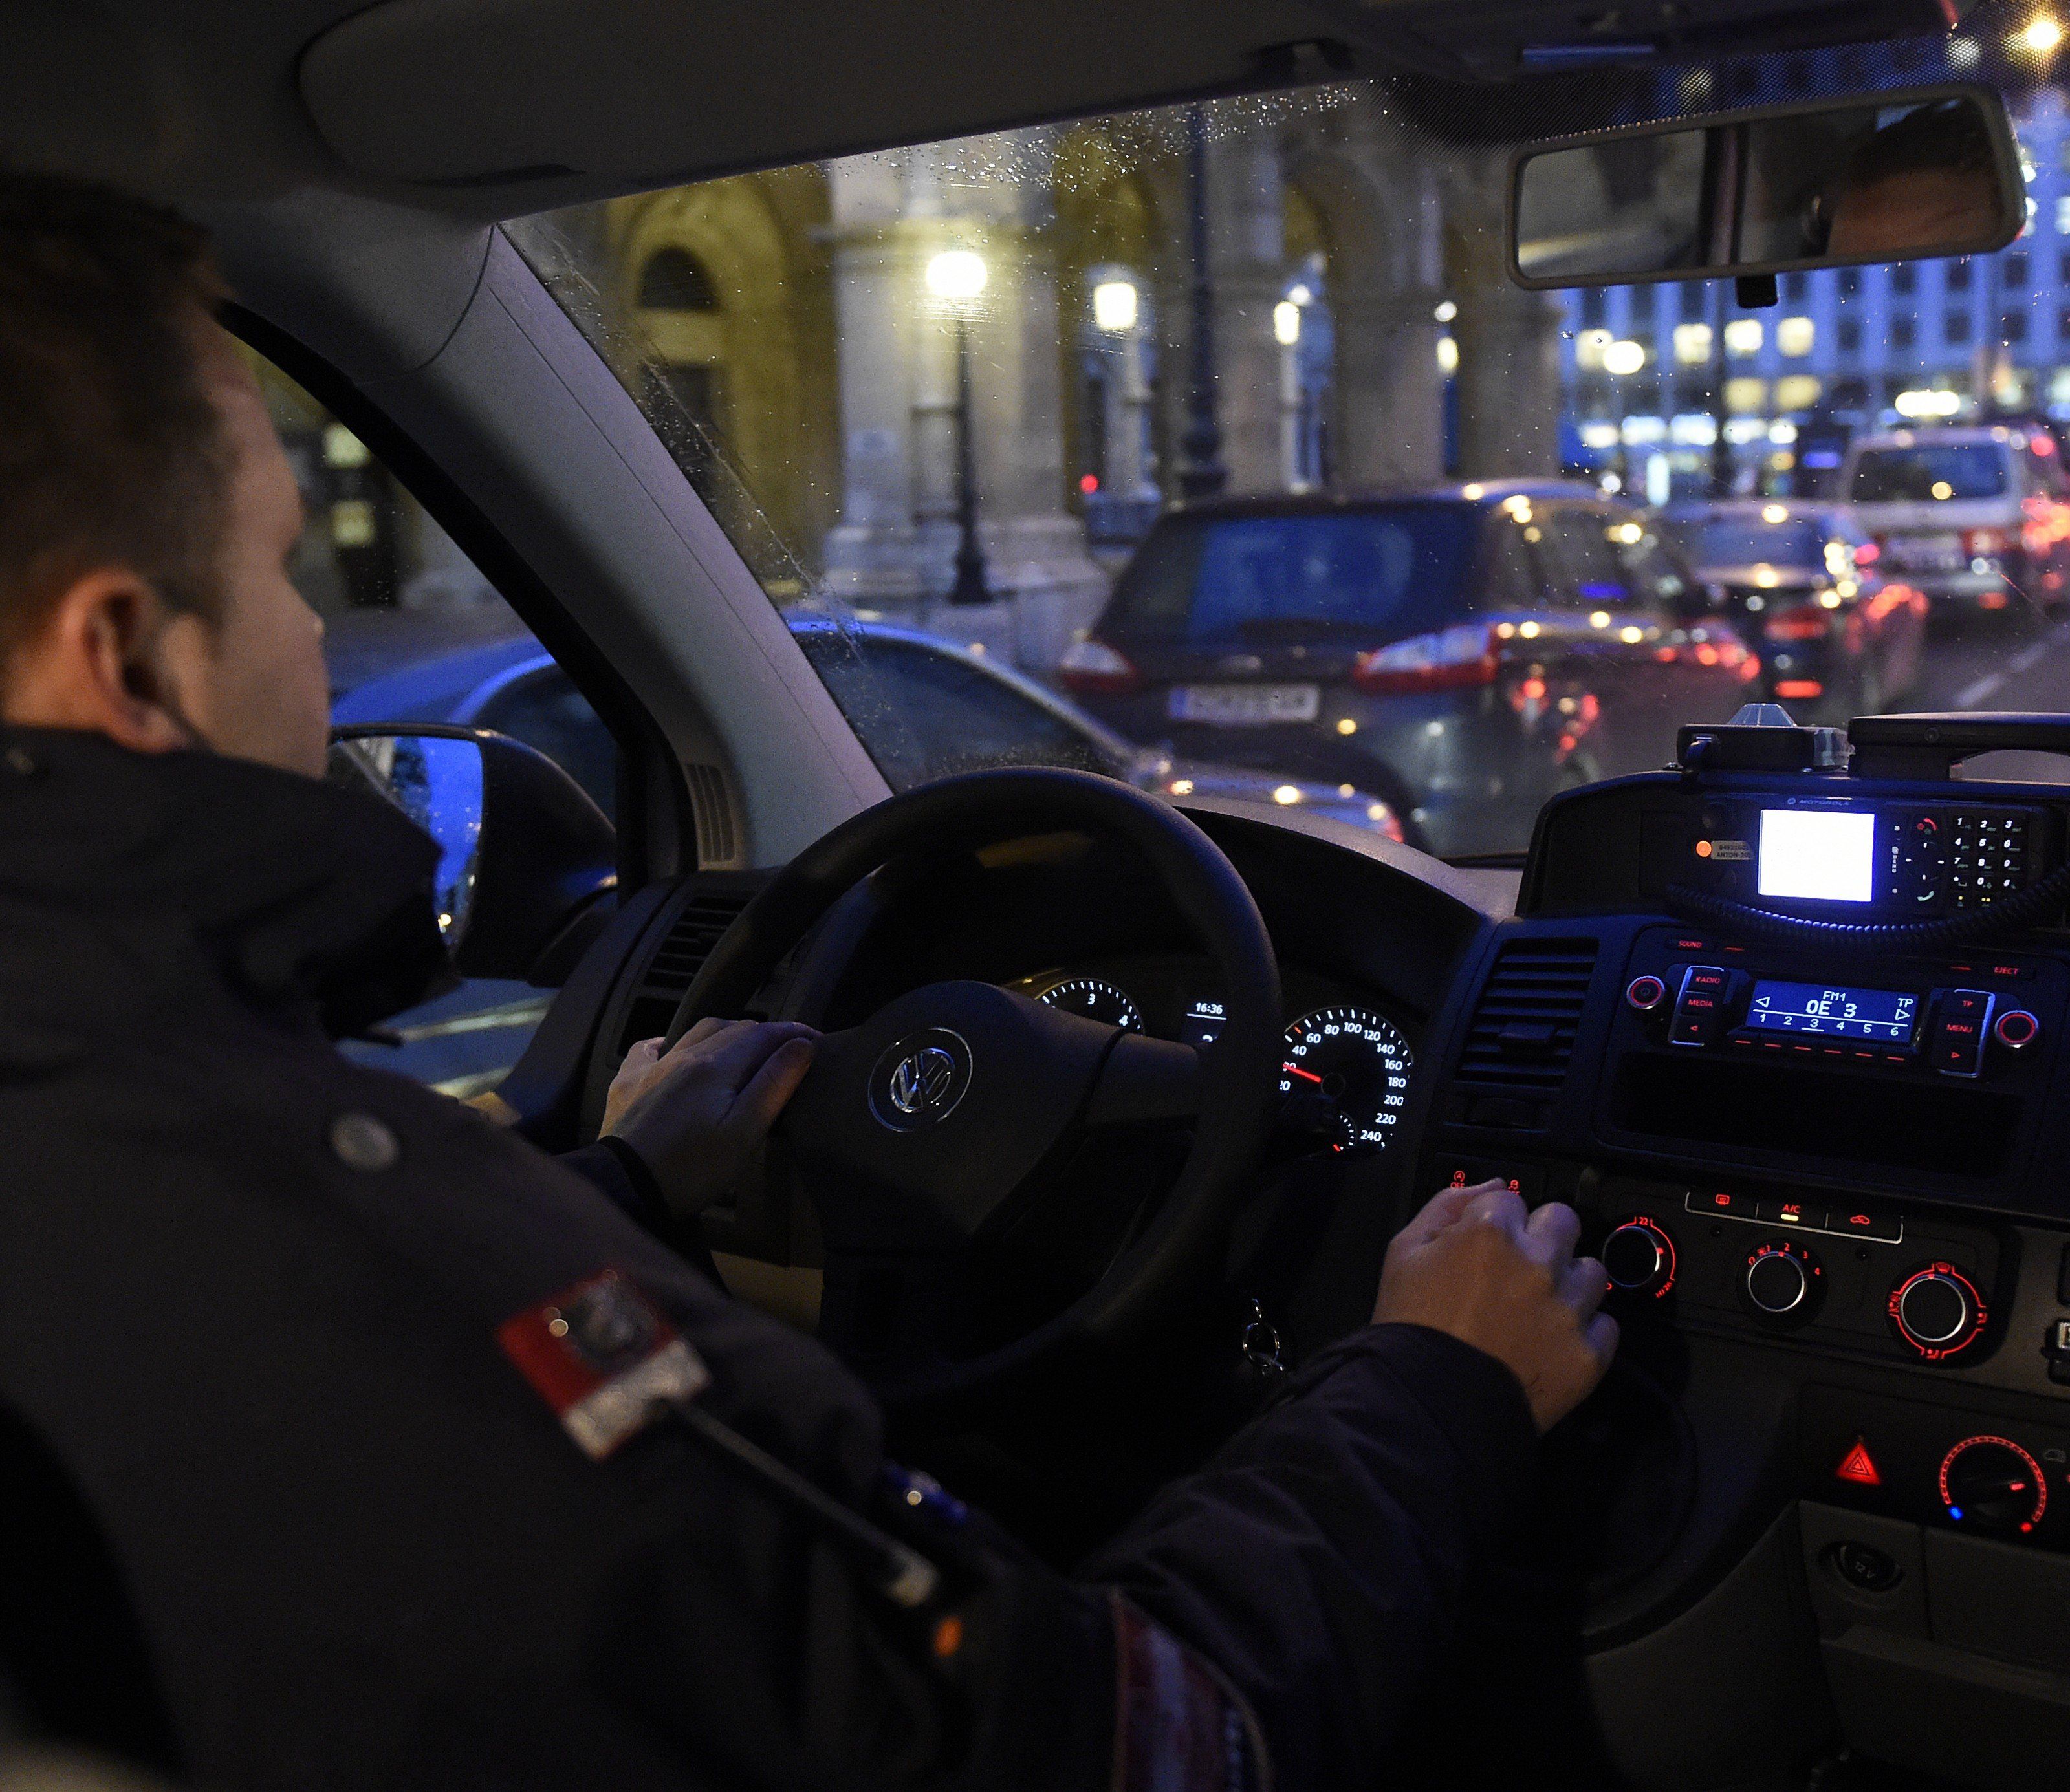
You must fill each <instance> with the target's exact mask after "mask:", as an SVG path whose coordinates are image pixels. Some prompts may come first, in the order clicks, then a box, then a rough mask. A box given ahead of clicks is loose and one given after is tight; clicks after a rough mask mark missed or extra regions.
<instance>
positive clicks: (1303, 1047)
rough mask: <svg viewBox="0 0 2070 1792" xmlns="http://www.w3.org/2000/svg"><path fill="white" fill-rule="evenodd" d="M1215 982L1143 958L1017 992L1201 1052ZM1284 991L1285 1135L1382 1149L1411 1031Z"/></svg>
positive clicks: (1044, 977) (1311, 991) (1210, 1031)
mask: <svg viewBox="0 0 2070 1792" xmlns="http://www.w3.org/2000/svg"><path fill="white" fill-rule="evenodd" d="M1209 975H1210V974H1209V971H1208V969H1207V967H1206V965H1205V962H1204V961H1200V960H1196V959H1185V958H1176V957H1170V958H1168V957H1156V958H1150V957H1145V958H1139V959H1135V960H1131V961H1129V962H1128V963H1127V964H1115V965H1102V966H1101V967H1100V974H1082V973H1079V972H1076V971H1071V972H1066V971H1054V972H1050V973H1046V974H1040V975H1037V976H1034V977H1029V978H1022V979H1021V980H1020V982H1017V983H1016V984H1015V985H1013V987H1014V988H1016V989H1017V990H1020V991H1021V993H1023V994H1030V995H1033V997H1034V998H1036V999H1037V1001H1039V1002H1046V1003H1048V1004H1049V1006H1051V1007H1053V1008H1061V1009H1063V1010H1066V1011H1067V1012H1069V1013H1071V1014H1082V1015H1084V1016H1085V1017H1086V1018H1087V1019H1089V1020H1096V1021H1098V1022H1100V1023H1102V1024H1103V1025H1105V1026H1108V1027H1120V1028H1122V1029H1123V1031H1127V1032H1131V1033H1143V1032H1147V1033H1149V1034H1151V1035H1154V1036H1156V1037H1159V1038H1163V1039H1177V1040H1180V1041H1181V1042H1182V1043H1184V1044H1187V1045H1191V1046H1194V1047H1207V1046H1209V1045H1212V1044H1213V1043H1214V1042H1215V1039H1216V1038H1217V1036H1218V1035H1219V1034H1220V1032H1221V1025H1222V1005H1221V1002H1220V1001H1219V1000H1218V999H1217V997H1216V996H1215V994H1213V991H1212V990H1210V989H1209V988H1208V987H1207V982H1208V979H1209ZM1285 982H1286V988H1287V998H1288V1002H1289V1004H1290V1010H1291V1012H1290V1017H1289V1019H1288V1023H1287V1031H1286V1035H1285V1039H1284V1046H1283V1050H1282V1057H1281V1062H1280V1073H1279V1096H1280V1126H1281V1129H1282V1131H1283V1132H1285V1133H1288V1134H1290V1135H1293V1136H1295V1137H1300V1138H1302V1139H1303V1140H1305V1141H1307V1142H1308V1143H1309V1144H1311V1145H1312V1146H1313V1147H1314V1148H1315V1149H1327V1150H1330V1151H1336V1152H1344V1153H1352V1152H1378V1151H1384V1150H1385V1149H1387V1148H1388V1146H1389V1144H1390V1143H1391V1142H1392V1141H1393V1138H1394V1136H1395V1130H1396V1129H1397V1127H1398V1126H1399V1125H1400V1124H1401V1116H1402V1113H1403V1112H1404V1111H1405V1108H1406V1107H1407V1105H1408V1101H1409V1076H1410V1074H1411V1072H1412V1071H1413V1068H1414V1065H1415V1048H1414V1047H1413V1045H1412V1044H1411V1043H1410V1039H1409V1034H1408V1032H1407V1031H1405V1027H1403V1025H1402V1023H1401V1022H1399V1021H1398V1020H1397V1019H1396V1018H1393V1016H1392V1015H1390V1014H1388V1013H1386V1012H1385V1011H1383V1010H1381V1008H1380V1007H1378V1006H1376V1005H1375V1004H1373V1003H1372V1002H1371V1001H1370V1000H1369V999H1364V998H1360V999H1355V1000H1354V999H1346V996H1347V992H1345V991H1344V990H1341V989H1340V988H1339V987H1338V986H1335V985H1332V984H1331V983H1329V982H1326V981H1325V980H1324V979H1323V978H1316V977H1313V976H1310V975H1307V974H1303V973H1301V972H1299V971H1298V970H1293V969H1289V970H1288V971H1287V973H1286V977H1285ZM1146 1016H1147V1017H1148V1018H1147V1020H1146V1018H1145V1017H1146Z"/></svg>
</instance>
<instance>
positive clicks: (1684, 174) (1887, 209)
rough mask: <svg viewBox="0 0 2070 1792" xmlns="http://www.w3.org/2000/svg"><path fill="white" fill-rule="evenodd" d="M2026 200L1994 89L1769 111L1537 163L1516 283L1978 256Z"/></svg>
mask: <svg viewBox="0 0 2070 1792" xmlns="http://www.w3.org/2000/svg"><path fill="white" fill-rule="evenodd" d="M2025 198H2026V196H2025V191H2024V190H2023V187H2022V186H2021V183H2020V177H2019V158H2018V157H2017V155H2016V154H2015V152H2014V149H2013V141H2012V132H2011V127H2010V126H2009V125H2007V122H2006V115H2005V107H2004V105H2003V104H2002V102H2001V101H2000V100H1999V99H1998V96H1997V95H1996V94H1995V93H1993V92H1990V90H1989V89H1988V88H1979V87H1966V86H1964V87H1938V88H1916V89H1913V90H1912V91H1910V92H1904V93H1892V94H1888V95H1878V96H1874V97H1872V98H1858V99H1855V100H1847V101H1843V102H1840V103H1838V104H1834V103H1831V102H1822V103H1817V104H1808V105H1794V106H1765V107H1757V108H1752V109H1750V110H1748V111H1745V112H1720V113H1718V114H1716V115H1715V116H1711V117H1708V118H1696V119H1682V120H1676V121H1675V122H1674V123H1672V124H1667V125H1634V126H1632V127H1630V128H1629V129H1622V130H1614V131H1598V132H1595V133H1592V134H1591V135H1589V136H1587V137H1573V138H1569V139H1567V140H1565V141H1561V142H1558V143H1552V144H1547V145H1541V146H1540V147H1539V148H1537V149H1527V150H1525V151H1524V153H1522V154H1520V156H1519V157H1517V159H1516V163H1515V164H1514V165H1513V167H1512V170H1511V180H1510V190H1509V249H1510V273H1511V276H1512V278H1514V279H1515V280H1516V282H1517V284H1519V285H1521V286H1526V287H1533V288H1544V287H1563V286H1598V285H1630V284H1638V282H1641V281H1645V280H1712V279H1719V278H1722V277H1724V276H1728V275H1730V276H1748V275H1773V274H1777V273H1783V272H1789V271H1794V270H1796V269H1798V268H1801V267H1845V266H1848V265H1851V264H1853V263H1859V262H1869V261H1896V260H1904V259H1915V258H1919V257H1925V256H1931V255H1974V254H1979V253H1982V252H1984V251H1989V250H1992V249H2001V248H2003V247H2005V245H2006V244H2007V243H2010V242H2011V241H2012V239H2013V238H2014V237H2015V236H2016V235H2019V230H2020V227H2021V226H2022V225H2023V223H2024V222H2026V203H2025ZM1768 302H1769V303H1770V304H1773V302H1774V301H1773V298H1770V299H1769V301H1768Z"/></svg>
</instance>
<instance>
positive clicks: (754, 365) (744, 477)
mask: <svg viewBox="0 0 2070 1792" xmlns="http://www.w3.org/2000/svg"><path fill="white" fill-rule="evenodd" d="M614 211H615V215H614V218H613V220H612V222H613V225H614V227H615V228H614V235H615V238H616V243H615V248H616V258H615V259H616V264H617V267H618V270H619V276H620V290H621V291H622V292H623V293H624V297H625V299H626V300H627V311H628V315H629V316H630V317H631V319H632V326H633V327H632V341H631V342H630V343H628V353H627V357H626V358H627V360H628V363H629V364H628V365H623V366H621V367H620V369H619V371H620V376H621V377H622V378H626V379H627V380H628V383H629V384H631V385H632V386H633V387H634V390H636V392H637V393H638V394H639V395H640V398H641V399H642V402H643V403H644V404H645V405H647V406H648V411H649V414H650V415H655V414H657V411H658V412H661V413H668V412H670V411H673V413H674V414H675V415H676V416H677V417H678V418H681V420H682V421H683V422H685V423H686V424H687V425H688V426H689V427H687V428H686V429H679V434H680V435H681V438H682V439H681V440H678V441H672V443H671V447H673V449H674V450H675V451H676V452H677V458H678V459H681V461H683V463H684V464H685V471H688V472H689V474H690V476H691V478H692V480H693V482H694V483H695V484H697V486H698V490H699V492H700V493H701V495H702V496H704V497H705V499H706V502H707V503H708V504H711V505H712V506H713V508H714V512H716V513H718V515H719V516H720V519H721V520H722V522H724V523H725V524H726V526H727V529H728V532H729V533H731V534H733V535H734V538H735V540H736V541H742V540H743V539H744V538H746V537H751V536H753V535H755V534H756V533H759V532H760V530H761V529H764V528H766V531H767V533H771V534H773V536H774V537H775V543H774V544H772V545H771V546H772V548H773V549H776V550H777V551H776V552H775V553H773V554H772V555H771V556H767V557H771V558H774V559H782V558H786V557H796V559H797V560H798V561H802V562H804V563H807V564H809V563H811V562H812V561H814V560H816V557H817V554H818V550H819V545H820V537H822V536H823V534H824V530H825V528H826V527H827V525H828V522H829V521H830V520H831V518H830V517H829V516H826V515H824V514H823V513H822V512H823V511H824V500H819V501H818V502H817V503H816V501H815V493H816V492H823V491H824V467H823V464H822V463H824V460H825V459H826V458H827V454H828V446H829V445H828V443H824V442H822V441H821V440H820V437H821V436H823V435H825V434H826V433H827V431H826V430H825V429H824V428H816V427H814V425H815V423H816V422H817V419H818V417H819V414H820V413H822V412H824V410H827V409H828V406H825V405H824V404H823V403H822V402H820V395H819V394H816V393H815V391H814V387H815V386H816V384H818V383H819V382H825V383H827V384H828V386H830V384H831V377H832V374H831V369H832V360H833V348H832V342H831V330H830V327H829V325H828V321H827V318H826V316H825V312H826V293H825V286H826V281H825V262H824V251H823V250H821V249H820V247H819V246H818V245H817V244H816V243H815V242H814V241H813V237H812V233H813V228H814V226H815V225H816V223H819V222H824V217H825V213H826V205H825V198H824V182H823V180H821V178H820V176H819V173H818V171H817V170H816V169H809V168H808V169H792V170H787V171H785V172H784V173H781V174H777V175H743V176H740V177H737V178H734V179H730V180H722V181H713V182H704V183H702V184H700V185H698V186H689V187H678V188H673V189H671V190H667V191H665V192H661V193H656V194H646V195H643V196H641V197H640V198H636V199H630V200H625V201H621V202H619V203H618V205H617V206H616V207H615V208H614ZM663 433H664V435H665V436H666V435H668V434H669V431H668V430H667V429H666V428H664V430H663ZM816 475H817V477H816ZM736 480H737V483H736ZM763 557H765V556H761V555H756V556H751V558H757V559H759V558H763ZM757 570H758V572H763V571H764V570H765V569H764V568H763V567H762V566H759V565H758V567H757ZM779 594H782V593H779Z"/></svg>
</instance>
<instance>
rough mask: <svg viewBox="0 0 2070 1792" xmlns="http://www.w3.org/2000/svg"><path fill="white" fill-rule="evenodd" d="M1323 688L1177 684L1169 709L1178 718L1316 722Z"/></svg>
mask: <svg viewBox="0 0 2070 1792" xmlns="http://www.w3.org/2000/svg"><path fill="white" fill-rule="evenodd" d="M1322 707H1323V692H1322V688H1321V687H1320V686H1319V685H1315V684H1175V685H1174V686H1172V695H1171V696H1170V698H1169V699H1168V700H1167V702H1166V704H1165V713H1166V714H1167V715H1168V716H1170V717H1171V718H1172V720H1173V721H1175V722H1221V723H1225V724H1227V723H1233V724H1236V725H1239V726H1242V725H1257V724H1259V723H1264V722H1312V721H1313V720H1315V717H1316V716H1317V715H1319V713H1320V712H1321V710H1322Z"/></svg>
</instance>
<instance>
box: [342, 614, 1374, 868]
mask: <svg viewBox="0 0 2070 1792" xmlns="http://www.w3.org/2000/svg"><path fill="white" fill-rule="evenodd" d="M789 621H790V625H791V632H792V635H794V636H795V637H796V639H797V640H798V642H799V643H800V646H802V647H804V650H805V655H806V657H807V658H808V659H810V660H811V661H812V666H813V668H814V670H815V671H817V672H818V673H819V675H820V677H821V678H823V679H824V680H826V682H827V684H828V688H830V689H831V690H832V691H833V693H834V695H835V696H836V698H837V700H838V701H839V702H840V703H841V707H842V708H843V710H844V711H845V712H846V714H847V715H848V716H849V718H850V720H851V721H852V722H853V725H854V727H855V729H856V732H857V735H858V736H859V737H861V741H862V743H863V745H865V747H866V748H867V749H869V753H870V756H871V757H872V758H873V759H874V760H876V761H877V763H878V767H879V768H880V769H882V772H883V773H884V775H885V778H886V782H889V783H890V786H891V787H892V788H893V789H894V790H911V789H912V788H914V786H916V785H919V784H924V783H927V782H929V781H930V780H931V779H934V778H946V777H948V776H950V775H951V774H954V773H956V772H960V771H975V770H977V769H981V768H983V767H985V766H989V765H1065V766H1069V767H1071V768H1073V769H1076V770H1079V771H1090V772H1098V773H1099V774H1102V776H1104V777H1107V778H1119V779H1120V780H1121V781H1122V782H1123V783H1127V784H1132V785H1134V786H1135V787H1136V788H1137V789H1138V790H1148V791H1151V792H1152V793H1154V794H1156V795H1159V796H1163V797H1169V798H1185V797H1190V796H1204V797H1208V796H1211V797H1218V798H1226V799H1228V800H1229V801H1232V802H1254V803H1258V804H1260V805H1262V806H1266V807H1268V808H1273V809H1280V810H1285V809H1295V810H1301V811H1303V813H1307V814H1319V815H1324V816H1327V817H1328V818H1331V819H1332V820H1335V821H1340V822H1344V823H1348V825H1350V826H1352V827H1358V828H1362V829H1364V830H1367V831H1370V832H1372V833H1377V834H1380V835H1385V837H1386V838H1387V839H1391V840H1401V839H1404V838H1405V829H1404V827H1403V825H1402V821H1401V815H1400V814H1399V813H1398V812H1397V810H1395V809H1393V807H1392V806H1389V804H1387V803H1386V802H1383V801H1381V799H1380V798H1378V797H1377V796H1374V795H1372V794H1370V793H1368V791H1365V790H1360V789H1359V788H1358V787H1357V786H1355V785H1351V784H1347V783H1345V782H1342V781H1341V780H1340V781H1339V782H1336V783H1334V784H1323V783H1319V782H1314V781H1312V780H1306V779H1300V778H1288V777H1286V776H1283V775H1273V774H1269V773H1266V772H1260V771H1254V770H1250V769H1246V768H1243V767H1239V766H1230V765H1215V764H1213V763H1212V762H1209V761H1196V760H1191V759H1178V758H1175V757H1173V756H1172V754H1171V753H1168V752H1167V751H1164V750H1162V749H1158V748H1155V747H1144V746H1140V745H1136V744H1135V742H1133V741H1127V740H1125V739H1123V737H1121V736H1120V735H1119V734H1117V733H1115V731H1114V730H1113V729H1111V728H1109V727H1108V726H1107V725H1105V724H1104V723H1102V722H1101V721H1098V720H1096V719H1095V718H1094V717H1093V716H1089V715H1087V714H1086V712H1085V711H1083V710H1082V709H1081V708H1078V705H1077V704H1074V703H1072V702H1070V700H1067V699H1066V698H1064V697H1062V696H1058V695H1057V693H1056V692H1054V691H1051V690H1049V689H1047V688H1045V687H1044V686H1042V685H1041V684H1037V682H1036V681H1035V680H1033V679H1032V678H1029V677H1028V676H1026V675H1025V674H1024V673H1021V672H1019V671H1014V670H1013V669H1012V667H1007V666H1003V665H1001V664H1000V663H998V662H997V661H996V660H995V659H989V658H988V657H987V656H986V655H984V653H983V652H982V651H978V650H976V649H972V648H967V647H960V646H959V645H957V644H956V643H954V642H952V641H949V640H947V639H943V637H941V636H940V635H932V634H929V633H927V632H926V631H923V630H920V629H915V628H906V627H900V626H898V625H897V624H894V623H885V622H881V621H876V620H869V619H865V620H861V621H856V620H851V619H849V618H835V617H832V616H828V615H826V614H821V613H815V612H805V611H799V610H794V611H792V612H791V614H790V616H789ZM331 715H332V720H333V721H334V722H337V723H340V724H344V723H350V722H370V721H419V722H423V721H442V722H455V723H459V724H460V725H464V726H466V727H469V728H487V729H495V730H496V731H497V733H501V734H508V735H509V736H510V737H512V738H513V739H514V740H518V741H523V742H524V743H525V744H526V745H527V746H531V747H536V748H537V749H538V750H539V751H540V752H542V753H545V754H546V757H548V758H550V759H551V760H553V761H555V762H556V763H557V764H558V765H561V766H562V767H563V769H565V770H567V772H568V773H569V774H571V776H572V777H573V778H575V781H576V782H578V783H579V784H580V785H581V786H583V789H584V790H587V792H588V793H589V794H590V796H591V798H592V799H593V800H594V801H595V802H596V804H597V806H599V808H601V809H602V810H603V812H604V813H605V814H612V811H613V808H614V806H615V802H616V788H615V785H616V763H615V749H614V747H613V745H612V739H611V736H610V735H609V733H608V732H607V731H606V730H605V729H604V726H603V723H602V722H601V721H599V720H598V718H597V716H596V712H595V711H594V710H593V709H591V708H590V706H589V704H588V703H587V700H585V699H584V698H583V695H582V693H581V692H579V691H578V690H577V689H576V688H575V685H574V684H573V682H572V681H571V680H570V679H569V677H568V676H567V673H566V672H565V671H563V670H562V669H561V668H560V667H559V666H558V664H557V663H555V661H554V659H553V657H552V656H551V655H550V654H548V653H547V652H546V650H545V649H544V648H542V647H541V646H540V645H539V643H538V642H537V641H536V640H534V639H532V637H531V636H530V635H517V636H513V637H511V638H509V639H505V640H501V641H498V642H495V643H492V644H490V645H489V646H486V647H466V648H462V649H460V650H459V651H454V652H450V653H446V654H440V655H432V656H431V657H429V658H427V659H423V660H421V661H419V662H417V663H413V664H411V665H407V666H405V667H400V668H399V669H397V670H395V671H391V672H387V673H385V674H383V675H382V676H378V677H376V678H372V679H369V680H366V682H365V683H363V684H358V685H355V686H354V688H352V689H351V690H350V691H349V692H344V693H342V695H340V696H337V698H336V699H335V700H334V701H333V704H332V709H331Z"/></svg>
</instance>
